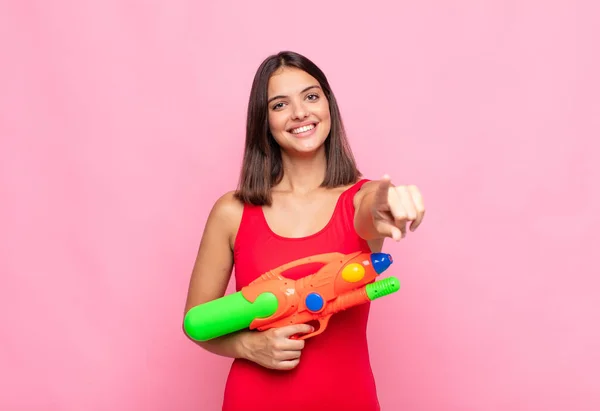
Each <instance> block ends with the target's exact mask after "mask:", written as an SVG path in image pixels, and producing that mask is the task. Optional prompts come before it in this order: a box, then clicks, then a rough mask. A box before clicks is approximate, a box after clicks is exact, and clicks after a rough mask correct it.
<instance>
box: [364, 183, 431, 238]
mask: <svg viewBox="0 0 600 411" xmlns="http://www.w3.org/2000/svg"><path fill="white" fill-rule="evenodd" d="M354 207H355V213H354V228H355V230H356V232H357V233H358V235H359V236H360V237H362V238H363V239H365V240H367V241H374V240H379V239H385V238H386V237H389V238H392V239H394V240H395V241H400V240H401V239H402V238H404V237H405V236H406V230H407V224H409V226H408V229H409V230H410V231H415V230H416V229H417V228H418V227H419V225H420V224H421V222H422V221H423V217H424V215H425V206H424V204H423V197H422V196H421V192H420V191H419V189H418V188H417V187H416V186H414V185H402V186H394V185H393V184H392V183H391V181H390V178H389V176H387V175H386V176H384V177H383V178H382V179H381V180H379V181H369V182H367V183H365V184H364V185H363V186H362V187H361V189H360V190H359V191H358V192H357V193H356V195H355V196H354Z"/></svg>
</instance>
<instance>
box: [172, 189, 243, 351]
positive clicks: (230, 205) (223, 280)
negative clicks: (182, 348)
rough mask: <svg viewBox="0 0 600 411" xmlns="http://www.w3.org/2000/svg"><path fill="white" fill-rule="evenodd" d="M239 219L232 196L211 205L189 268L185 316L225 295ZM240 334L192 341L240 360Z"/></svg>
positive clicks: (240, 207)
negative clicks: (195, 253) (193, 308)
mask: <svg viewBox="0 0 600 411" xmlns="http://www.w3.org/2000/svg"><path fill="white" fill-rule="evenodd" d="M241 215H242V205H241V204H239V203H238V202H237V201H236V200H235V199H234V198H233V195H232V193H227V194H225V195H223V196H222V197H221V198H219V199H218V200H217V201H216V202H215V204H214V205H213V208H212V210H211V211H210V213H209V215H208V218H207V220H206V224H205V227H204V232H203V233H202V238H201V240H200V246H199V247H198V253H197V255H196V260H195V262H194V266H193V268H192V274H191V277H190V283H189V287H188V293H187V299H186V302H185V313H187V312H188V311H189V310H190V309H191V308H192V307H194V306H196V305H199V304H202V303H205V302H207V301H211V300H214V299H217V298H219V297H222V296H223V295H224V293H225V291H226V289H227V284H228V283H229V279H230V277H231V272H232V269H233V251H232V249H233V247H232V245H233V239H234V238H235V234H236V231H237V226H239V223H240V221H241ZM185 313H184V314H185ZM184 333H185V330H184ZM240 334H241V333H235V334H229V335H226V336H223V337H220V338H215V339H213V340H209V341H194V340H192V341H194V342H195V343H196V344H198V345H200V346H201V347H202V348H204V349H206V350H208V351H210V352H212V353H214V354H217V355H221V356H225V357H231V358H239V357H241V356H242V353H241V347H240V341H239V340H240ZM186 336H187V334H186ZM188 338H189V336H188Z"/></svg>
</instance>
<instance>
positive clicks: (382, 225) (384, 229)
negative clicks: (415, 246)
mask: <svg viewBox="0 0 600 411" xmlns="http://www.w3.org/2000/svg"><path fill="white" fill-rule="evenodd" d="M374 226H375V230H377V232H378V233H380V234H381V235H383V236H384V237H390V238H392V239H393V240H394V241H400V240H401V239H402V231H400V229H399V228H398V227H397V226H395V225H394V224H392V223H391V222H389V221H384V220H379V221H375V222H374Z"/></svg>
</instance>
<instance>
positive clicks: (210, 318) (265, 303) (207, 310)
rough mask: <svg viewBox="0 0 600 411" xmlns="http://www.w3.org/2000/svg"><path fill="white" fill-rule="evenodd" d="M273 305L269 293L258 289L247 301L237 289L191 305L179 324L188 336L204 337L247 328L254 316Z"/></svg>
mask: <svg viewBox="0 0 600 411" xmlns="http://www.w3.org/2000/svg"><path fill="white" fill-rule="evenodd" d="M277 306H278V302H277V297H276V296H275V294H273V293H262V294H260V295H259V296H258V297H257V298H256V300H255V301H254V302H253V303H251V302H250V301H248V300H246V298H244V296H243V294H242V293H241V292H239V291H238V292H237V293H233V294H229V295H226V296H224V297H221V298H218V299H216V300H212V301H209V302H207V303H204V304H200V305H197V306H195V307H193V308H191V309H190V310H189V311H188V312H187V313H186V315H185V318H184V320H183V327H184V330H185V332H186V333H187V335H189V336H190V338H191V339H193V340H196V341H206V340H210V339H213V338H217V337H221V336H223V335H226V334H229V333H232V332H235V331H239V330H242V329H244V328H248V327H249V326H250V323H252V321H254V320H255V319H256V318H265V317H268V316H270V315H272V314H273V313H275V311H277Z"/></svg>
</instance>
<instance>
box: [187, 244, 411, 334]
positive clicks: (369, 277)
mask: <svg viewBox="0 0 600 411" xmlns="http://www.w3.org/2000/svg"><path fill="white" fill-rule="evenodd" d="M392 262H393V259H392V257H391V255H389V254H385V253H365V252H355V253H352V254H342V253H327V254H320V255H315V256H311V257H306V258H303V259H300V260H296V261H292V262H290V263H288V264H284V265H282V266H280V267H277V268H276V269H274V270H271V271H268V272H266V273H265V274H263V275H262V276H260V277H259V278H257V279H256V280H254V281H253V282H252V283H250V284H249V285H247V286H246V287H244V288H242V289H241V290H240V291H238V292H236V293H232V294H229V295H226V296H223V297H221V298H218V299H216V300H212V301H209V302H206V303H203V304H200V305H197V306H195V307H192V308H191V309H190V310H189V311H188V312H187V313H186V315H185V318H184V330H185V332H186V333H187V334H188V336H189V337H190V338H191V339H193V340H196V341H207V340H210V339H213V338H217V337H220V336H223V335H226V334H229V333H233V332H236V331H240V330H243V329H250V330H259V331H265V330H268V329H271V328H280V327H285V326H290V325H296V324H308V323H311V322H317V323H318V326H317V327H315V329H314V330H313V331H312V332H307V333H303V334H300V335H297V336H292V337H293V338H295V339H300V340H304V339H308V338H311V337H314V336H316V335H318V334H320V333H322V332H323V331H325V329H326V328H327V325H328V322H329V319H330V318H331V316H332V315H334V314H335V313H338V312H340V311H342V310H346V309H348V308H350V307H354V306H357V305H359V304H363V303H366V302H369V301H372V300H375V299H376V298H379V297H383V296H385V295H389V294H391V293H394V292H396V291H398V290H399V288H400V282H399V280H398V279H397V278H396V277H388V278H386V279H383V280H378V281H375V280H376V279H377V277H378V276H379V275H380V274H381V273H383V272H384V271H385V270H387V268H388V267H389V266H390V265H391V264H392ZM309 263H323V264H325V265H324V266H323V267H321V268H320V269H319V270H318V271H317V272H316V273H314V274H311V275H308V276H306V277H303V278H300V279H298V280H292V279H289V278H285V277H283V276H282V275H281V273H283V272H284V271H286V270H288V269H290V268H293V267H297V266H299V265H304V264H309Z"/></svg>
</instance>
